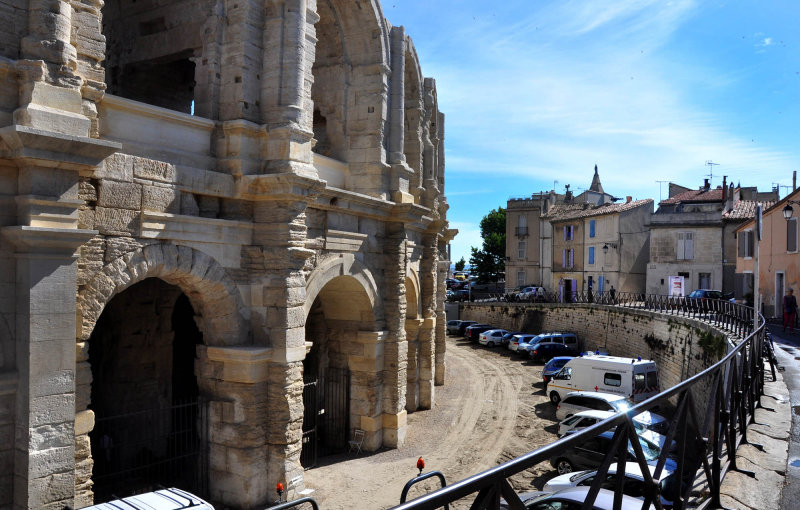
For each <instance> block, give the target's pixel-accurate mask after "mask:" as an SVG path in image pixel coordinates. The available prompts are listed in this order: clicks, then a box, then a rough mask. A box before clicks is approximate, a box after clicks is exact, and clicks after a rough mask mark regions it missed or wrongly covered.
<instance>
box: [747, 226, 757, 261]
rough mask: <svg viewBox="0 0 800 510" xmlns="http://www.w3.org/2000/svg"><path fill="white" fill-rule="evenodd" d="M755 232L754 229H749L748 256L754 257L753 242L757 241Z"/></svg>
mask: <svg viewBox="0 0 800 510" xmlns="http://www.w3.org/2000/svg"><path fill="white" fill-rule="evenodd" d="M755 238H756V236H755V232H753V231H752V230H748V231H747V255H745V256H746V257H752V256H753V255H754V254H755V252H754V251H753V243H754V242H755Z"/></svg>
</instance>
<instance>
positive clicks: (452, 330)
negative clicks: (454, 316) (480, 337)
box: [446, 320, 466, 335]
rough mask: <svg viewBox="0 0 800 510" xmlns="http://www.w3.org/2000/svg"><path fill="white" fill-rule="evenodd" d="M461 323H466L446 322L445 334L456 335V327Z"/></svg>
mask: <svg viewBox="0 0 800 510" xmlns="http://www.w3.org/2000/svg"><path fill="white" fill-rule="evenodd" d="M462 322H466V321H461V320H451V321H447V326H446V329H447V334H448V335H456V334H458V327H459V326H460V325H461V323H462Z"/></svg>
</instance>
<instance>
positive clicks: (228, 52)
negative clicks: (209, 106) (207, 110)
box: [197, 0, 264, 122]
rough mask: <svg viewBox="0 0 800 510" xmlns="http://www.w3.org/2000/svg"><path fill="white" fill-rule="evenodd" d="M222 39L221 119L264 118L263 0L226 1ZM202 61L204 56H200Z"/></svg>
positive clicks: (253, 120)
mask: <svg viewBox="0 0 800 510" xmlns="http://www.w3.org/2000/svg"><path fill="white" fill-rule="evenodd" d="M223 3H224V4H225V7H224V8H225V25H224V37H223V38H221V40H222V42H221V46H222V47H221V54H222V55H224V57H223V58H222V59H221V60H220V88H219V120H222V121H226V120H233V119H244V120H249V121H251V122H259V121H260V120H261V112H260V108H259V101H260V99H261V84H260V79H261V78H260V75H261V70H262V61H263V59H264V48H263V47H262V45H263V43H264V37H263V36H262V35H261V34H262V33H263V30H264V24H263V23H264V6H263V2H250V1H241V0H225V1H224V2H223ZM197 60H202V59H197Z"/></svg>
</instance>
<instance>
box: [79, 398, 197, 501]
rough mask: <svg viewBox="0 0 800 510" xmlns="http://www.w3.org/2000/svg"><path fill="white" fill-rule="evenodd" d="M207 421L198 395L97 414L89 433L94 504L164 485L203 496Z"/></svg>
mask: <svg viewBox="0 0 800 510" xmlns="http://www.w3.org/2000/svg"><path fill="white" fill-rule="evenodd" d="M207 425H208V411H207V406H206V403H205V402H204V401H202V400H199V399H192V400H188V401H184V402H182V403H179V404H176V405H174V406H172V407H166V408H160V409H148V410H144V411H138V412H134V413H128V414H124V415H119V416H110V417H104V418H99V419H97V421H96V423H95V427H94V430H93V431H92V432H91V443H92V457H93V459H94V469H93V474H92V481H93V482H94V494H95V503H98V502H104V501H109V500H111V499H114V498H117V497H127V496H130V495H133V494H140V493H143V492H149V491H152V490H156V489H158V488H159V487H162V486H163V487H180V488H181V489H184V490H187V491H189V492H192V493H194V494H196V495H198V496H200V497H207V496H208V483H207V473H208V465H207V454H206V445H207V444H208V443H207V441H206V439H207V431H208V427H207Z"/></svg>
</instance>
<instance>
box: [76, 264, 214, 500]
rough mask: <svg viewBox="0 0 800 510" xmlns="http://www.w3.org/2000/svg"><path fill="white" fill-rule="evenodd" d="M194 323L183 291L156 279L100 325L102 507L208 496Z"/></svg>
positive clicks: (97, 441) (97, 455)
mask: <svg viewBox="0 0 800 510" xmlns="http://www.w3.org/2000/svg"><path fill="white" fill-rule="evenodd" d="M194 315H195V313H194V309H193V308H192V305H191V303H190V302H189V299H188V298H187V296H186V295H185V294H183V292H182V291H181V289H180V288H178V287H176V286H174V285H170V284H168V283H166V282H164V281H162V280H159V279H156V278H148V279H146V280H144V281H142V282H140V283H137V284H135V285H133V286H132V287H130V288H129V289H127V290H125V291H124V292H122V293H120V294H118V295H117V296H115V297H114V298H113V299H112V300H111V301H110V302H109V303H108V305H107V306H106V308H105V310H104V311H103V313H102V315H101V316H100V318H99V319H98V321H97V324H96V325H95V328H94V330H93V332H92V335H91V337H90V339H89V362H90V364H91V367H92V379H93V380H92V395H91V405H90V408H91V409H92V410H93V411H94V413H95V427H94V429H93V431H92V432H91V433H90V434H89V438H90V442H91V448H92V458H93V460H94V467H93V471H92V480H93V482H94V487H93V489H94V493H95V502H101V501H107V500H109V499H112V498H113V497H125V496H127V495H130V494H135V493H139V492H146V491H149V490H153V489H154V488H156V487H158V486H159V485H162V486H179V487H182V488H185V489H187V490H190V491H192V492H197V493H198V494H201V495H203V494H204V493H205V492H206V483H205V473H206V469H205V457H204V455H203V452H204V447H203V446H204V431H205V426H204V424H205V412H204V409H203V406H202V403H201V402H200V399H199V391H198V385H197V378H196V377H195V374H194V360H195V350H196V346H197V345H198V344H200V343H202V340H203V337H202V333H201V332H200V331H199V329H198V327H197V325H196V324H195V320H194Z"/></svg>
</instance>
